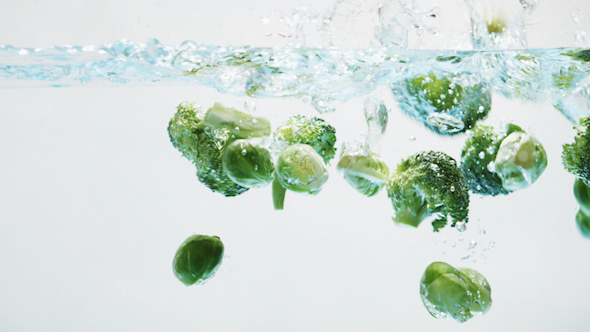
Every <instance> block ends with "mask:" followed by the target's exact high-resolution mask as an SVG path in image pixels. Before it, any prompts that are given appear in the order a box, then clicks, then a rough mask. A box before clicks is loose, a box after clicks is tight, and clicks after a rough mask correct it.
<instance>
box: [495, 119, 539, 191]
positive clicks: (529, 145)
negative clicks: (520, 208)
mask: <svg viewBox="0 0 590 332" xmlns="http://www.w3.org/2000/svg"><path fill="white" fill-rule="evenodd" d="M546 167H547V152H545V149H544V148H543V146H542V145H541V143H539V141H537V140H536V139H535V138H534V137H532V136H530V135H528V134H527V133H525V132H518V131H517V132H513V133H512V134H510V135H508V136H507V137H506V138H505V139H503V140H502V144H500V148H499V149H498V154H497V155H496V160H495V170H496V173H498V176H500V178H501V179H502V185H503V186H504V188H505V189H507V190H509V191H514V190H518V189H522V188H526V187H528V186H530V185H531V184H533V182H535V181H536V180H537V179H538V178H539V176H541V174H542V173H543V171H544V170H545V168H546Z"/></svg>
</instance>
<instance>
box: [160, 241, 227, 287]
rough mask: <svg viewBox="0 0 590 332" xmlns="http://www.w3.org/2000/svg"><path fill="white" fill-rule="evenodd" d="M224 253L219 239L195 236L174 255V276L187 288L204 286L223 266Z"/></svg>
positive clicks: (185, 242) (184, 243)
mask: <svg viewBox="0 0 590 332" xmlns="http://www.w3.org/2000/svg"><path fill="white" fill-rule="evenodd" d="M223 252H224V247H223V243H222V242H221V240H220V239H219V237H217V236H207V235H193V236H191V237H189V238H188V239H186V240H185V241H184V242H183V243H182V244H181V245H180V248H178V250H177V251H176V254H175V255H174V261H173V262H172V269H173V271H174V275H175V276H176V278H177V279H178V280H180V282H182V283H183V284H185V285H186V286H191V285H199V284H204V283H205V282H207V280H209V279H211V278H212V277H213V276H214V275H215V272H217V269H219V267H220V266H221V261H222V260H223Z"/></svg>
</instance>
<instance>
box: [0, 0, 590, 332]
mask: <svg viewBox="0 0 590 332" xmlns="http://www.w3.org/2000/svg"><path fill="white" fill-rule="evenodd" d="M447 2H448V4H447ZM540 2H541V3H540V4H539V6H538V8H537V11H535V12H534V13H533V16H532V17H531V22H532V23H531V24H532V25H531V26H530V27H529V37H530V39H529V40H530V44H529V45H530V46H533V47H542V46H546V47H553V46H575V45H576V42H575V39H574V37H573V35H572V34H571V32H572V29H576V27H579V25H576V24H574V22H573V20H572V17H571V13H572V11H577V7H583V8H582V9H581V10H580V11H579V12H580V13H581V14H580V16H581V17H582V18H581V19H580V21H581V22H582V24H586V25H585V26H584V25H582V28H584V27H586V28H587V27H588V21H587V14H588V4H587V3H586V2H584V1H581V0H578V1H577V2H575V1H547V0H546V1H540ZM510 4H511V5H513V4H514V3H513V2H510ZM294 5H295V3H284V4H280V5H277V4H276V3H275V4H274V6H275V8H277V9H276V11H278V12H279V13H283V14H285V13H288V12H289V10H290V8H293V6H294ZM272 6H273V2H272V1H265V0H258V1H249V2H247V3H244V2H238V1H222V2H219V3H215V4H214V3H213V2H205V1H190V2H189V1H186V2H166V1H159V2H149V3H148V2H143V1H127V2H125V3H124V4H121V3H119V2H116V1H87V2H83V1H71V2H70V1H62V2H51V1H35V2H30V1H3V2H2V4H0V8H1V9H2V10H0V31H2V32H1V33H0V44H12V45H14V46H18V47H39V46H50V45H59V44H76V45H80V44H100V43H104V42H108V41H111V40H116V39H122V38H127V39H130V40H134V41H144V40H146V39H147V38H152V37H155V38H158V39H159V40H160V41H161V42H163V43H165V44H176V43H179V42H182V41H183V40H186V39H191V40H194V41H197V42H202V43H211V44H218V45H245V44H254V45H283V44H285V43H287V42H289V41H288V40H287V41H286V40H283V39H281V38H280V37H276V36H275V37H266V36H265V34H267V33H269V31H270V32H272V30H273V29H278V28H277V27H279V26H280V22H279V23H277V22H278V18H277V16H274V18H272V15H271V14H272V8H273V7H272ZM316 6H317V8H318V10H320V11H321V10H324V9H325V8H328V7H329V2H325V3H324V2H321V3H317V4H316ZM445 8H452V9H449V10H445ZM279 16H280V15H279ZM261 17H271V18H272V20H271V23H270V24H271V25H272V24H275V27H270V28H269V27H268V25H266V26H265V25H263V24H262V22H261V20H260V18H261ZM440 17H441V20H445V21H444V22H454V24H455V25H452V29H451V28H449V30H448V31H447V30H444V31H443V33H442V34H441V37H440V38H447V39H446V41H444V42H445V43H446V42H452V39H453V36H454V35H461V34H464V33H465V31H464V30H461V29H462V28H461V27H463V26H467V18H466V12H465V9H464V6H463V5H462V2H458V3H455V2H453V3H451V1H442V4H441V15H440ZM584 19H586V20H585V21H584ZM449 24H451V23H449ZM443 26H444V27H446V25H443ZM449 26H451V25H449ZM269 29H270V30H269ZM453 29H455V30H453ZM311 30H312V32H313V29H311ZM438 42H439V43H443V42H440V41H438ZM309 43H310V44H311V45H312V46H314V43H319V39H318V38H316V39H314V38H313V37H312V36H311V34H310V38H309ZM316 46H317V45H316ZM0 63H1V59H0ZM376 95H377V96H379V97H381V98H383V99H384V101H385V102H386V104H387V105H388V106H389V107H390V108H392V112H391V114H390V124H389V126H388V132H387V134H386V136H385V137H384V139H383V150H382V155H383V157H384V158H385V160H386V161H387V162H388V164H389V165H390V167H391V168H394V166H395V165H396V164H397V163H398V162H399V160H400V159H401V158H404V157H406V156H408V155H410V154H412V153H414V152H417V151H420V150H425V149H434V150H442V151H445V152H447V153H449V154H450V155H451V156H453V157H455V158H458V157H459V155H460V149H461V145H462V144H463V142H464V139H465V136H456V137H452V138H449V137H440V136H437V135H435V134H432V133H430V132H428V131H427V130H425V129H423V127H422V126H421V125H420V124H418V123H416V122H415V121H414V120H412V119H410V118H408V117H407V116H406V115H404V114H402V113H401V112H400V111H399V110H398V109H397V106H395V103H394V100H393V98H392V97H391V96H390V95H389V94H388V91H386V90H383V91H378V92H376ZM186 100H188V101H196V102H197V103H198V104H201V105H203V107H205V108H208V107H210V106H211V105H213V103H214V102H217V101H220V102H222V103H224V104H225V105H226V106H232V107H236V108H238V109H244V106H243V103H244V102H245V101H248V100H247V99H246V98H238V97H234V96H230V95H223V94H220V93H218V92H216V91H214V90H212V89H209V88H204V87H199V86H177V87H163V86H144V87H131V86H124V85H112V84H109V85H106V84H105V86H104V87H92V88H84V87H73V88H62V89H58V88H53V89H3V90H0V153H1V154H0V155H1V156H2V157H1V158H2V159H1V163H0V188H1V189H0V266H1V267H2V268H1V270H0V331H174V330H176V331H178V330H194V331H216V332H217V331H281V332H287V331H339V332H340V331H426V330H437V331H518V330H521V331H586V330H587V328H588V326H587V307H588V305H589V304H590V303H589V300H588V298H589V295H590V283H588V275H589V273H590V269H589V267H588V253H589V252H590V240H587V239H584V238H583V237H582V236H581V235H580V234H579V233H578V231H577V229H576V226H575V222H574V215H575V212H576V203H575V200H574V197H573V195H572V184H573V179H574V178H573V176H572V175H570V174H568V173H566V172H565V171H564V170H563V168H562V167H561V163H560V154H561V144H563V143H565V142H570V141H572V139H573V135H574V131H573V130H572V128H571V127H572V124H571V123H569V122H568V121H567V120H566V119H565V117H563V116H562V115H561V114H560V113H559V112H558V111H556V110H555V109H553V108H552V107H551V106H550V105H539V104H535V103H532V102H524V101H518V100H507V99H504V98H502V97H500V96H494V100H493V108H492V112H491V114H490V117H489V118H488V119H487V120H486V121H485V123H486V124H490V125H494V126H496V125H499V124H500V122H501V121H502V120H512V121H514V122H515V123H517V124H519V125H521V126H523V127H524V128H525V129H527V130H529V131H530V132H531V133H533V135H535V136H536V137H537V138H538V139H539V140H540V141H541V142H542V143H543V144H544V147H545V149H546V150H547V153H548V155H549V166H548V168H547V169H546V171H545V173H544V174H543V176H542V177H541V178H540V179H539V180H538V181H537V182H536V183H535V184H534V185H533V186H532V187H530V188H528V189H526V190H522V191H519V192H515V193H513V194H511V195H509V196H505V197H493V198H492V197H486V198H480V197H479V196H472V202H471V207H470V211H471V212H470V222H469V224H468V230H467V231H466V232H465V233H464V234H463V235H460V233H458V232H457V231H456V230H455V229H445V230H444V231H442V232H441V233H438V234H434V233H432V231H431V227H430V226H429V225H428V224H424V225H421V226H420V227H419V228H418V229H407V228H400V227H396V226H395V225H394V224H393V222H392V221H391V219H390V216H391V213H392V211H391V203H390V202H389V201H388V199H387V196H386V195H385V193H384V192H382V193H381V194H380V195H378V196H377V197H373V198H365V197H363V196H362V195H360V194H358V193H357V192H355V191H354V190H353V189H351V188H350V187H349V186H348V184H347V183H346V182H345V181H344V180H343V179H342V178H341V177H340V176H339V174H338V173H337V172H336V170H335V167H334V164H335V161H334V162H333V163H332V164H333V165H332V166H331V167H330V169H329V171H330V180H329V181H328V183H327V184H326V186H325V187H324V189H323V190H322V192H321V193H320V194H319V195H317V196H301V195H297V194H294V193H291V192H289V193H287V199H286V202H285V210H284V211H280V212H278V211H273V209H272V203H271V192H270V188H269V187H267V188H263V189H257V190H251V191H249V192H247V193H245V194H243V195H241V196H239V197H235V198H225V197H223V196H221V195H219V194H216V193H212V192H210V191H209V190H208V189H207V188H206V187H204V186H203V185H201V184H200V183H199V182H198V181H197V178H196V176H195V174H194V173H195V170H194V167H193V166H192V165H191V164H190V163H189V162H188V161H187V160H185V159H183V158H182V157H181V155H180V153H179V152H178V151H177V150H175V149H174V148H173V147H172V145H171V144H170V142H169V138H168V135H167V132H166V127H167V123H168V120H169V119H170V117H171V116H172V115H173V114H174V112H175V106H176V105H177V104H179V103H180V102H182V101H186ZM254 102H255V103H256V106H257V110H256V111H255V113H256V114H257V115H260V116H267V117H268V118H269V119H270V120H271V121H272V123H273V127H276V126H277V125H278V124H280V123H281V122H282V121H283V120H284V119H286V118H287V117H288V116H289V115H291V114H293V113H303V114H309V115H317V113H315V111H314V110H313V109H312V108H311V106H309V105H308V104H305V103H303V102H302V101H300V100H295V99H267V100H255V101H254ZM362 105H363V101H362V100H353V101H350V102H347V103H337V104H336V108H337V109H336V112H334V113H330V114H326V115H324V116H323V117H324V118H325V119H326V120H328V121H329V122H330V123H331V124H332V125H334V126H335V127H336V128H337V131H338V139H339V142H338V146H339V145H340V143H341V142H342V141H343V140H345V139H348V140H353V139H355V138H360V132H361V131H364V130H365V127H364V119H363V115H362ZM411 137H415V138H416V139H415V140H411V139H410V138H411ZM482 230H485V235H482V234H483V232H481V231H482ZM194 233H198V234H207V235H217V236H219V237H220V238H221V239H222V241H223V242H224V244H225V247H226V254H227V257H226V258H225V260H224V262H223V265H222V269H221V271H220V272H219V273H218V275H216V276H215V278H213V279H212V280H211V281H210V282H209V283H207V284H206V285H204V286H199V287H189V288H187V287H185V286H183V285H182V284H181V283H180V282H179V281H177V280H176V279H175V278H174V276H173V274H172V271H171V263H172V258H173V256H174V252H175V251H176V249H177V247H178V246H179V245H180V243H182V242H183V241H184V240H185V239H186V238H187V237H188V236H190V235H191V234H194ZM461 239H462V240H461ZM471 240H473V241H475V242H477V244H476V247H475V253H473V252H472V256H471V257H470V258H469V259H466V260H461V257H463V256H464V255H465V254H467V253H468V251H467V250H466V248H467V246H468V244H469V242H470V241H471ZM490 242H495V246H494V248H493V249H487V250H485V251H483V249H484V248H490ZM453 245H455V247H454V248H453ZM484 256H485V258H484ZM474 260H475V261H474ZM433 261H445V262H448V263H450V264H452V265H454V266H465V267H471V268H474V269H477V270H478V271H480V272H481V273H483V274H484V275H485V276H486V278H487V279H488V281H489V282H490V284H491V287H492V297H493V300H494V304H493V306H492V308H491V310H490V311H489V313H488V314H486V315H485V316H481V317H475V318H473V319H472V320H470V321H469V322H467V323H465V324H458V323H455V322H447V321H439V320H436V319H434V318H432V317H431V316H430V315H429V314H428V312H427V311H426V309H425V308H424V307H423V305H422V303H421V300H420V297H419V294H418V286H419V280H420V277H421V275H422V272H423V271H424V269H425V267H426V266H427V265H428V264H429V263H431V262H433Z"/></svg>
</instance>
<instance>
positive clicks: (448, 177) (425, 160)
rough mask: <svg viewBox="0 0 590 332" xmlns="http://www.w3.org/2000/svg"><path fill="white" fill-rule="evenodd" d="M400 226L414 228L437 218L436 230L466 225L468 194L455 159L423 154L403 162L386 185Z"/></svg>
mask: <svg viewBox="0 0 590 332" xmlns="http://www.w3.org/2000/svg"><path fill="white" fill-rule="evenodd" d="M387 195H388V196H389V198H391V202H392V204H393V209H394V211H395V216H394V217H393V220H394V222H395V223H397V224H405V225H410V226H413V227H418V225H419V224H420V223H421V222H422V221H423V220H424V219H426V218H427V217H429V216H434V217H435V220H434V221H433V222H432V226H433V227H434V231H435V232H438V231H439V230H440V229H441V228H442V227H444V226H445V225H446V224H447V221H451V227H455V224H456V223H457V222H464V223H467V221H468V213H469V191H468V189H467V183H466V181H465V177H464V176H463V172H462V171H461V169H460V168H459V167H458V166H457V162H456V161H455V159H453V158H451V157H450V156H448V155H446V154H445V153H443V152H435V151H429V152H420V153H416V154H414V155H412V156H410V157H409V158H408V159H406V160H403V161H402V162H401V163H400V164H399V165H398V166H397V170H396V171H395V173H394V174H393V176H392V177H391V180H390V181H389V184H388V186H387Z"/></svg>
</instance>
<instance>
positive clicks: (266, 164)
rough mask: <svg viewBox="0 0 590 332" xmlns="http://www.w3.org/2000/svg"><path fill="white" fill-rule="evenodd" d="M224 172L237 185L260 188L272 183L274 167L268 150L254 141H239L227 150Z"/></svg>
mask: <svg viewBox="0 0 590 332" xmlns="http://www.w3.org/2000/svg"><path fill="white" fill-rule="evenodd" d="M223 170H224V171H225V173H226V174H227V176H229V178H230V179H232V181H234V182H235V183H237V184H239V185H241V186H244V187H246V188H259V187H264V186H266V185H269V184H270V183H271V182H272V180H273V173H274V165H273V163H272V159H271V157H270V152H269V151H268V150H267V149H265V148H264V147H261V146H260V145H259V144H257V143H255V142H254V141H253V140H245V139H239V140H236V141H234V142H233V143H231V144H230V145H228V146H227V147H226V148H225V151H224V152H223Z"/></svg>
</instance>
